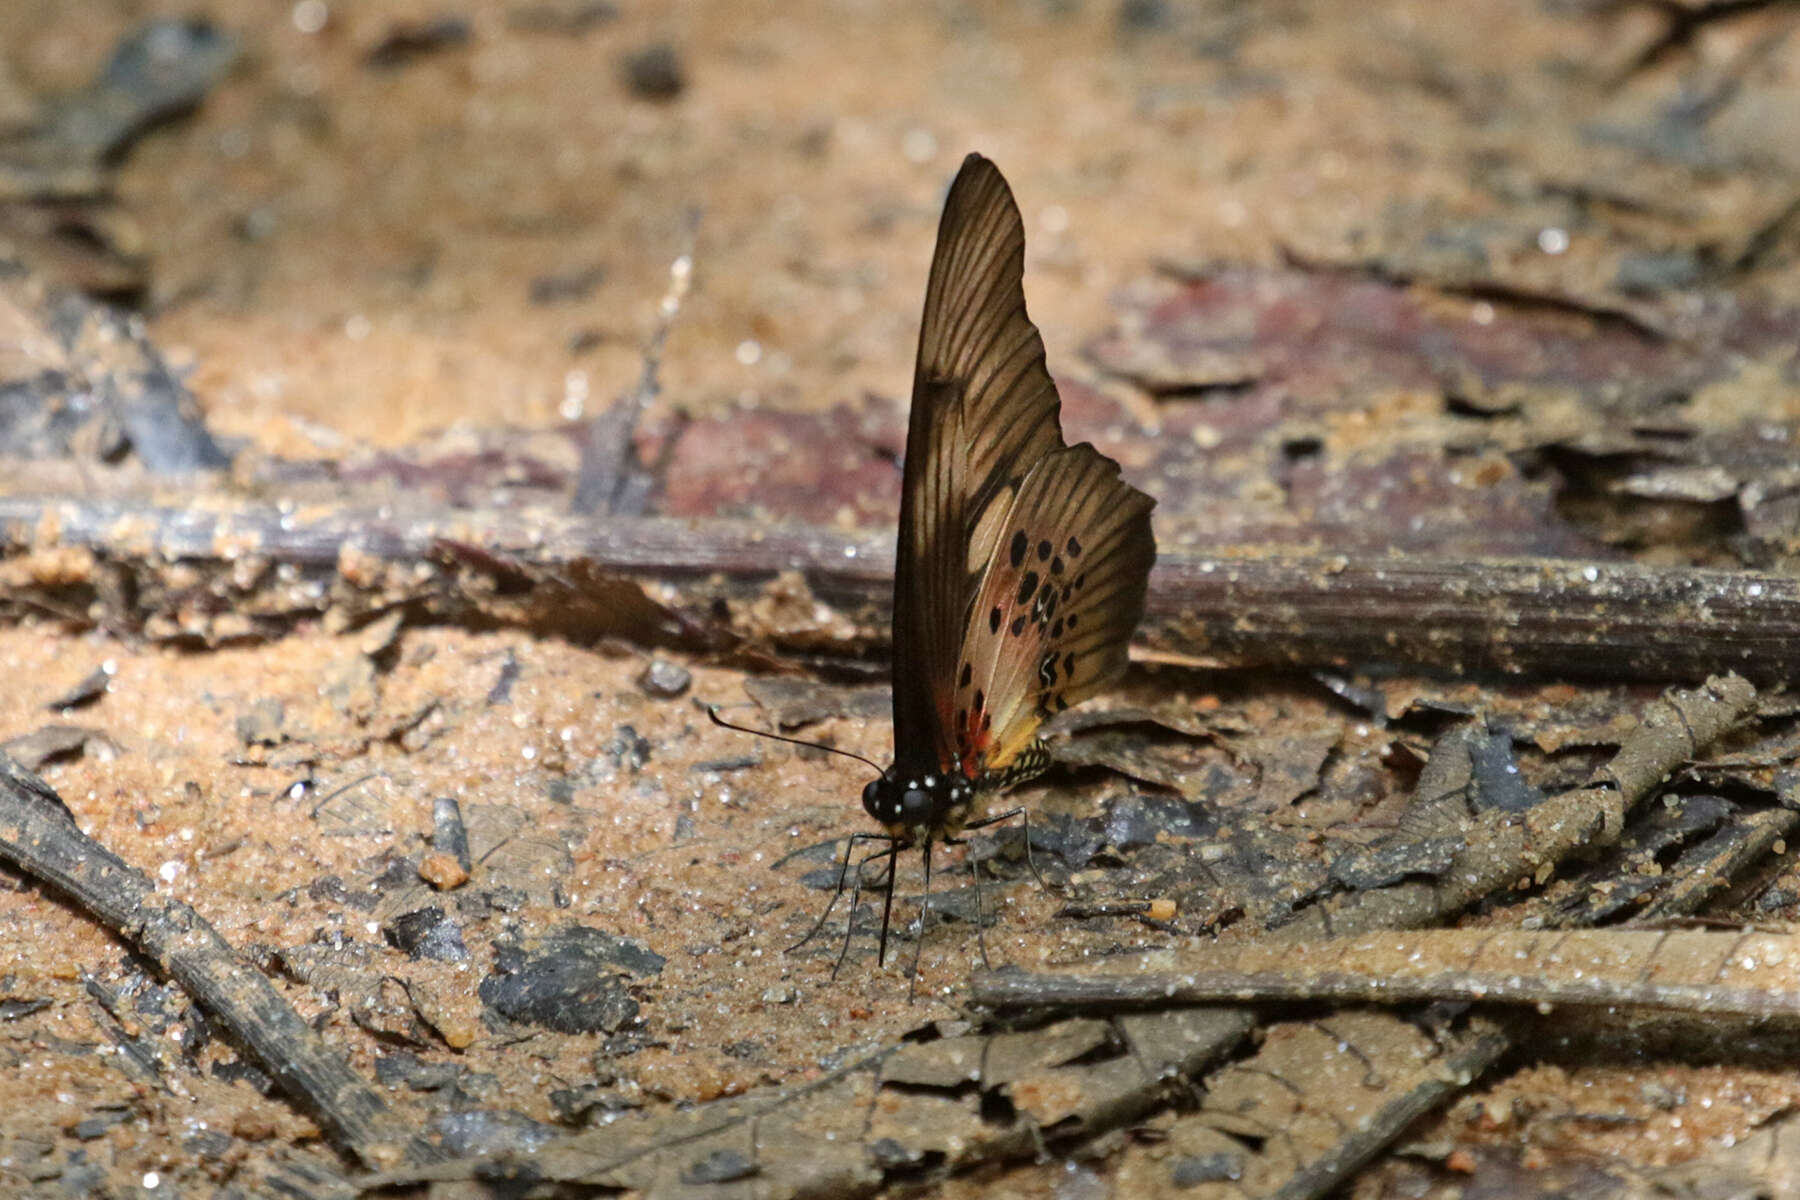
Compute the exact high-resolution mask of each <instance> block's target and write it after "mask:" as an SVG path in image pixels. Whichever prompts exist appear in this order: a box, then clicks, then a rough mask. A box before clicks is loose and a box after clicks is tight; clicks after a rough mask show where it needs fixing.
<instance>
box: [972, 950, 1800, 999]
mask: <svg viewBox="0 0 1800 1200" xmlns="http://www.w3.org/2000/svg"><path fill="white" fill-rule="evenodd" d="M970 999H971V1000H972V1001H973V1002H975V1003H977V1004H983V1005H986V1006H989V1007H993V1008H1009V1007H1025V1008H1030V1009H1032V1010H1033V1011H1043V1010H1045V1009H1065V1008H1066V1009H1079V1010H1081V1011H1084V1012H1092V1011H1095V1010H1102V1011H1104V1010H1109V1009H1117V1008H1141V1007H1155V1006H1160V1005H1165V1004H1205V1003H1210V1002H1214V1001H1221V1000H1227V1001H1239V1002H1243V1001H1288V1000H1336V1001H1343V1002H1349V1003H1358V1004H1411V1003H1415V1002H1420V1001H1434V1000H1463V1001H1470V1002H1481V1003H1488V1004H1555V1005H1565V1004H1566V1005H1576V1006H1581V1007H1596V1006H1598V1007H1608V1006H1612V1005H1630V1006H1635V1007H1641V1008H1654V1009H1661V1010H1663V1011H1667V1012H1681V1013H1704V1014H1713V1015H1730V1016H1743V1017H1757V1018H1765V1017H1780V1018H1784V1019H1787V1020H1793V1019H1795V1018H1800V937H1794V936H1792V935H1789V934H1778V933H1768V934H1763V933H1739V932H1731V933H1715V932H1700V931H1681V932H1673V933H1670V932H1644V931H1635V930H1622V929H1607V930H1575V931H1567V930H1558V931H1550V932H1524V931H1519V930H1502V931H1499V932H1495V931H1493V930H1482V929H1433V930H1412V931H1402V932H1398V933H1383V934H1371V935H1365V936H1362V937H1355V938H1333V939H1327V940H1325V941H1320V942H1308V943H1304V944H1302V945H1298V946H1297V945H1294V944H1292V943H1288V942H1274V941H1267V942H1254V943H1245V944H1243V945H1241V946H1235V947H1219V946H1205V947H1195V948H1189V949H1184V950H1179V951H1157V952H1154V953H1151V954H1145V955H1136V956H1132V957H1129V958H1126V959H1122V960H1117V961H1113V962H1109V963H1108V964H1107V966H1106V969H1105V970H1104V971H1103V972H1086V973H1082V974H1061V975H1059V974H1036V975H1027V974H1022V973H1014V972H996V973H992V974H987V975H983V976H981V977H980V978H979V979H978V980H977V981H976V983H975V986H974V987H973V989H972V991H971V995H970Z"/></svg>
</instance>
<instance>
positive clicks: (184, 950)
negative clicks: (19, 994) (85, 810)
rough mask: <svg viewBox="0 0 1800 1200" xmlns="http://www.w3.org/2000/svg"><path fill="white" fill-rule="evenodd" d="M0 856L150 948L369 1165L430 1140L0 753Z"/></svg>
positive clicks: (211, 933) (429, 1152)
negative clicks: (419, 1138) (418, 1139)
mask: <svg viewBox="0 0 1800 1200" xmlns="http://www.w3.org/2000/svg"><path fill="white" fill-rule="evenodd" d="M0 861H5V862H7V863H9V864H11V865H12V866H14V867H17V868H18V869H19V870H21V871H23V872H24V873H25V874H26V875H28V876H30V877H31V878H33V879H38V880H42V881H43V882H45V883H49V884H51V885H53V886H54V887H55V888H56V889H57V890H59V891H61V892H63V893H64V894H66V895H68V896H70V897H71V898H73V899H74V900H75V902H76V903H77V904H79V905H80V906H81V907H82V908H83V909H85V910H86V911H87V912H88V913H89V914H91V915H92V916H93V917H94V919H95V920H97V921H99V922H100V923H101V924H102V925H105V926H106V927H107V928H108V929H110V930H112V931H113V932H114V933H116V934H118V935H119V936H120V937H121V938H123V939H124V940H125V941H127V942H129V943H130V944H131V945H132V946H133V947H135V948H136V949H137V950H139V951H140V952H142V953H143V954H145V955H146V956H148V957H149V958H150V959H151V960H152V961H154V962H155V963H157V965H158V966H160V967H161V968H162V969H163V970H165V971H167V972H168V973H169V974H170V975H171V976H173V977H174V978H175V979H176V980H178V981H179V982H180V983H181V985H182V986H183V987H184V988H186V989H187V990H188V992H189V993H190V994H191V995H192V996H193V997H194V999H195V1001H196V1002H197V1003H198V1004H199V1005H200V1007H201V1008H203V1009H205V1010H206V1012H207V1013H208V1014H209V1015H210V1016H213V1017H216V1018H217V1019H218V1020H219V1021H220V1022H221V1023H222V1024H223V1025H224V1027H225V1028H226V1029H228V1030H229V1031H230V1032H231V1034H232V1036H233V1037H235V1038H236V1039H237V1040H238V1041H239V1042H240V1043H242V1044H243V1045H244V1046H246V1047H248V1048H249V1049H250V1051H251V1052H252V1053H253V1054H255V1055H256V1057H257V1059H258V1060H260V1061H261V1063H262V1064H263V1066H264V1067H266V1068H267V1069H268V1071H269V1073H270V1075H272V1076H273V1077H274V1079H275V1081H276V1082H277V1083H279V1084H280V1085H281V1087H282V1088H283V1090H285V1091H286V1092H287V1093H288V1094H289V1095H290V1096H292V1097H293V1098H294V1099H296V1100H298V1101H299V1102H300V1103H301V1104H302V1105H303V1106H304V1107H305V1108H306V1110H307V1111H308V1112H310V1113H311V1114H312V1115H313V1116H314V1117H315V1118H317V1119H318V1121H319V1122H320V1124H321V1125H323V1126H324V1127H325V1129H326V1130H328V1131H329V1132H330V1133H331V1134H332V1135H333V1136H334V1137H335V1138H336V1139H337V1140H338V1141H339V1143H340V1144H341V1145H343V1146H344V1147H346V1148H347V1149H349V1150H351V1151H352V1152H354V1153H355V1155H356V1156H357V1158H358V1159H360V1160H361V1161H362V1162H363V1163H365V1164H366V1165H368V1166H371V1167H377V1168H381V1167H393V1166H397V1165H399V1164H400V1163H401V1162H402V1161H404V1160H405V1159H406V1158H407V1157H408V1156H409V1154H410V1155H411V1156H412V1157H414V1158H421V1157H422V1158H425V1159H429V1158H431V1157H434V1156H435V1151H434V1150H433V1149H432V1148H431V1147H430V1146H429V1145H428V1144H426V1143H424V1142H422V1141H421V1142H417V1143H415V1142H414V1140H413V1137H412V1131H411V1130H409V1129H408V1128H407V1127H406V1125H405V1123H404V1122H403V1121H402V1120H401V1119H400V1117H399V1116H397V1115H396V1114H395V1113H394V1112H393V1110H391V1109H390V1108H388V1106H387V1104H386V1102H385V1101H383V1100H382V1098H381V1097H380V1096H379V1095H378V1094H376V1092H375V1090H374V1089H373V1088H371V1087H370V1086H369V1085H368V1084H367V1083H366V1082H364V1081H363V1079H362V1077H361V1076H359V1075H357V1074H356V1072H355V1071H353V1070H352V1069H351V1068H350V1065H349V1063H347V1062H346V1061H345V1060H344V1057H343V1056H342V1055H341V1054H338V1053H337V1052H336V1051H334V1050H332V1049H331V1048H330V1047H329V1046H327V1045H326V1044H325V1042H324V1039H322V1038H320V1037H319V1035H318V1034H317V1033H315V1032H314V1031H313V1028H312V1026H310V1025H308V1024H307V1023H306V1022H305V1021H303V1020H301V1018H300V1014H299V1013H297V1012H295V1011H294V1010H293V1008H292V1007H291V1006H289V1004H288V1003H287V1001H286V1000H283V999H282V998H281V994H280V993H279V992H277V991H276V990H275V989H274V987H273V986H271V985H270V983H269V981H268V980H267V979H265V978H263V975H262V973H261V972H259V971H258V970H257V969H256V968H255V967H253V966H251V965H250V964H249V963H247V962H245V961H244V960H243V959H242V958H240V957H238V954H237V952H236V951H235V950H233V949H232V948H231V946H230V944H229V943H227V942H226V941H225V939H224V938H222V937H220V936H219V935H218V933H217V932H216V931H215V930H214V929H213V927H212V926H211V925H209V924H207V922H206V920H205V918H203V917H201V916H200V914H199V913H197V912H195V911H194V910H193V909H192V908H189V907H188V906H187V905H185V904H183V903H181V902H180V901H178V900H172V899H170V898H169V897H167V896H163V895H159V894H158V893H157V891H156V885H155V883H154V882H153V881H152V880H151V879H150V878H149V877H148V876H147V875H145V874H144V873H143V872H141V871H139V870H137V869H136V868H134V867H132V866H131V865H130V864H129V863H127V862H125V861H124V860H123V859H121V858H119V857H118V856H116V855H114V854H113V853H112V852H111V851H109V850H107V849H106V848H105V847H104V846H102V845H100V844H99V843H98V842H96V841H94V840H93V839H92V838H90V837H88V836H87V835H86V834H84V833H82V832H81V830H80V829H78V828H77V827H76V825H75V819H74V818H73V817H72V816H70V815H69V811H68V809H67V808H66V807H65V806H64V805H63V802H62V800H61V798H60V797H58V796H57V794H56V793H55V792H54V791H53V790H52V789H51V788H50V786H49V785H48V784H46V783H44V781H43V780H41V779H39V778H38V777H37V776H35V775H33V774H31V773H30V772H29V771H26V770H25V769H24V768H23V767H21V766H19V765H18V764H17V763H16V762H14V761H13V760H12V759H11V758H9V757H7V756H6V755H5V754H0Z"/></svg>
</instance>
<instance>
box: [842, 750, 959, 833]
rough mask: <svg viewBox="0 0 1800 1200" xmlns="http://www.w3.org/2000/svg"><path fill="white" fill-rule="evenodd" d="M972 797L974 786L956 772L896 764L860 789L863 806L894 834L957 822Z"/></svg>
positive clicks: (935, 827) (945, 826) (936, 830)
mask: <svg viewBox="0 0 1800 1200" xmlns="http://www.w3.org/2000/svg"><path fill="white" fill-rule="evenodd" d="M974 798H975V785H974V784H972V783H970V782H969V780H968V779H967V778H966V777H965V776H964V775H962V774H961V773H960V772H958V771H937V772H923V771H918V770H902V769H901V767H900V764H898V763H896V764H894V765H893V766H891V767H889V768H888V769H887V770H885V771H883V772H882V773H881V778H879V779H871V780H870V781H869V785H868V786H867V787H865V788H863V808H865V809H867V810H868V813H869V815H870V816H871V817H874V818H875V820H876V821H878V822H880V823H881V825H882V826H883V827H884V828H886V829H887V830H888V832H889V833H891V834H894V835H896V836H912V835H914V834H916V833H917V832H919V831H921V830H924V831H927V832H939V831H942V830H945V829H948V828H950V827H952V826H955V825H960V824H961V820H960V818H961V816H962V814H964V813H966V812H967V811H968V808H969V805H970V803H971V802H972V801H973V800H974Z"/></svg>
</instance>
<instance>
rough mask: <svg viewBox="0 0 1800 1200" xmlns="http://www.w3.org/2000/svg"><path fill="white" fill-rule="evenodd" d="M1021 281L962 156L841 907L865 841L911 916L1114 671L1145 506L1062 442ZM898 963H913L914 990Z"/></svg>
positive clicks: (1104, 467) (1100, 462) (1001, 186)
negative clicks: (1059, 720)
mask: <svg viewBox="0 0 1800 1200" xmlns="http://www.w3.org/2000/svg"><path fill="white" fill-rule="evenodd" d="M1024 270H1025V227H1024V223H1023V221H1022V220H1021V219H1020V217H1019V207H1018V205H1017V204H1016V203H1015V202H1014V200H1013V195H1012V189H1011V188H1009V187H1008V186H1007V183H1006V180H1005V178H1004V177H1003V176H1002V175H1001V174H1000V170H999V168H998V167H996V166H994V164H993V163H992V162H990V161H988V160H987V159H986V158H983V157H982V156H981V155H979V154H971V155H969V156H968V158H966V159H965V160H964V161H963V164H962V169H961V170H960V171H958V172H957V176H956V180H955V182H954V183H952V184H951V186H950V191H949V194H948V196H947V197H946V199H945V201H944V214H943V218H942V220H941V222H940V223H939V225H938V237H937V250H936V253H935V254H934V256H933V258H932V263H931V275H930V280H929V283H928V284H927V285H926V289H925V312H924V316H923V318H922V320H921V323H920V329H919V352H918V362H917V365H916V367H915V369H914V374H913V394H912V413H911V416H910V419H909V421H908V424H907V432H906V457H905V460H904V468H903V475H902V485H901V497H900V528H899V536H898V540H897V544H896V548H895V570H894V607H893V622H894V625H893V654H894V658H893V691H894V761H893V765H892V766H890V767H888V768H887V769H886V770H885V771H882V773H881V775H880V777H879V778H877V779H875V780H872V781H871V782H870V783H869V785H868V786H867V787H865V788H864V789H863V796H862V801H863V808H864V809H866V810H867V811H868V814H869V815H870V816H871V817H873V818H874V819H875V821H876V823H877V824H879V825H880V826H881V832H880V833H872V832H865V833H859V834H853V835H851V839H850V842H849V845H848V846H847V847H846V850H845V856H844V869H843V871H841V872H840V874H839V878H838V890H839V893H840V894H841V892H842V890H843V886H844V879H845V874H846V873H847V872H848V870H849V866H850V857H851V855H852V853H853V852H854V849H855V847H856V845H857V844H859V843H865V842H870V841H878V842H885V843H886V848H885V849H883V850H878V851H875V852H874V853H872V854H870V855H869V856H868V857H867V858H865V859H864V860H863V863H865V864H866V863H867V862H870V861H873V860H875V859H879V858H884V857H885V858H887V859H889V863H890V885H891V882H892V880H891V871H892V862H893V861H894V859H895V856H896V855H898V854H899V853H900V852H901V851H904V850H908V849H910V848H912V847H914V846H917V847H919V848H920V851H921V853H922V854H923V857H924V868H925V889H926V897H927V899H926V900H925V901H922V904H927V905H928V904H929V895H930V887H931V851H932V847H933V846H934V845H936V844H938V843H948V844H957V843H958V841H959V837H958V835H959V834H961V833H964V832H966V831H968V830H971V829H978V828H981V827H982V826H985V825H991V824H993V823H995V822H997V821H1001V820H1005V819H1007V818H1008V817H1012V816H1017V815H1020V814H1021V812H1022V810H1020V809H1014V810H1012V811H1009V812H1005V813H1000V814H997V815H992V816H985V817H980V818H975V817H973V814H974V812H975V810H976V805H977V804H978V803H981V802H983V801H985V800H986V799H988V798H989V797H991V796H993V795H996V794H998V793H1000V792H1003V791H1005V790H1006V789H1007V788H1009V787H1012V786H1014V785H1016V784H1018V783H1021V782H1023V781H1025V780H1027V779H1030V778H1032V777H1033V776H1035V775H1038V774H1039V773H1041V772H1042V771H1044V770H1045V769H1046V768H1047V767H1048V766H1049V765H1050V756H1049V753H1048V752H1047V751H1046V749H1045V747H1044V744H1043V742H1042V741H1041V740H1040V739H1039V737H1038V733H1039V730H1040V727H1041V726H1042V725H1043V723H1044V722H1045V721H1046V720H1047V719H1049V718H1050V717H1052V716H1054V715H1056V714H1057V713H1059V712H1061V711H1063V710H1064V709H1066V708H1068V707H1069V706H1070V705H1072V704H1076V703H1078V702H1080V701H1081V700H1084V699H1086V698H1087V697H1089V696H1091V695H1094V694H1095V693H1097V692H1099V691H1100V690H1102V689H1103V688H1105V687H1106V686H1107V685H1108V684H1110V683H1111V682H1113V681H1114V680H1115V679H1117V678H1118V677H1119V675H1120V674H1121V673H1122V672H1123V671H1124V669H1125V664H1126V649H1127V645H1128V643H1129V642H1130V640H1131V635H1132V632H1133V630H1135V629H1136V628H1137V624H1138V622H1139V620H1141V619H1142V617H1143V613H1144V593H1145V589H1146V586H1147V584H1148V580H1149V575H1150V566H1151V564H1152V563H1153V562H1155V560H1156V541H1155V538H1154V536H1153V535H1152V533H1151V529H1150V510H1151V508H1152V506H1153V504H1154V502H1153V501H1152V500H1151V499H1150V497H1148V496H1146V495H1145V494H1144V493H1143V492H1140V491H1138V490H1137V489H1136V488H1134V487H1132V486H1131V485H1130V484H1128V483H1126V482H1125V481H1124V480H1123V479H1122V478H1121V477H1120V473H1119V465H1118V464H1117V463H1116V462H1114V461H1113V460H1112V459H1110V458H1108V457H1106V456H1105V455H1104V454H1102V453H1100V452H1099V451H1098V450H1096V449H1094V447H1093V446H1091V445H1088V444H1087V443H1085V442H1084V443H1082V444H1080V445H1076V446H1070V445H1067V444H1066V443H1065V442H1064V441H1063V436H1062V426H1061V419H1060V418H1061V403H1060V400H1059V398H1058V396H1057V391H1056V384H1055V383H1054V382H1053V381H1052V380H1051V378H1050V372H1049V370H1048V368H1047V367H1046V365H1045V359H1044V342H1043V338H1042V337H1041V336H1039V334H1038V331H1037V327H1036V326H1035V325H1033V324H1032V323H1031V318H1030V317H1029V316H1027V315H1026V312H1025V291H1024ZM862 865H863V864H858V881H859V887H858V891H859V893H860V879H861V868H862ZM893 893H894V889H893V887H892V886H889V887H888V889H887V895H886V900H885V902H884V905H883V908H882V915H881V949H880V953H879V958H878V961H879V962H880V963H882V964H885V963H886V961H887V938H888V924H889V917H890V915H891V912H892V906H893ZM836 899H837V896H836V895H834V896H833V898H832V903H833V904H835V903H836ZM977 905H978V906H979V899H978V900H977ZM855 906H856V900H855V899H853V900H852V901H851V911H852V913H854V911H855ZM829 914H830V907H829V906H828V907H827V909H826V912H825V914H823V915H822V916H821V917H820V919H819V923H818V925H816V926H815V927H814V930H813V933H817V931H818V929H819V928H821V927H823V924H824V920H825V917H826V916H829ZM977 918H978V923H979V908H978V913H977ZM923 921H924V918H923V916H921V924H920V930H921V938H920V940H921V942H922V941H923V928H924V924H923ZM813 933H809V934H808V935H807V937H806V938H804V939H802V944H803V943H804V942H805V941H807V940H810V939H811V937H812V936H813ZM848 937H849V935H848V932H846V935H845V938H846V945H848ZM839 961H840V962H841V961H842V955H841V954H840V956H839ZM917 964H918V960H917V957H916V951H915V958H914V970H913V972H912V976H913V978H915V979H916V977H917Z"/></svg>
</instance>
